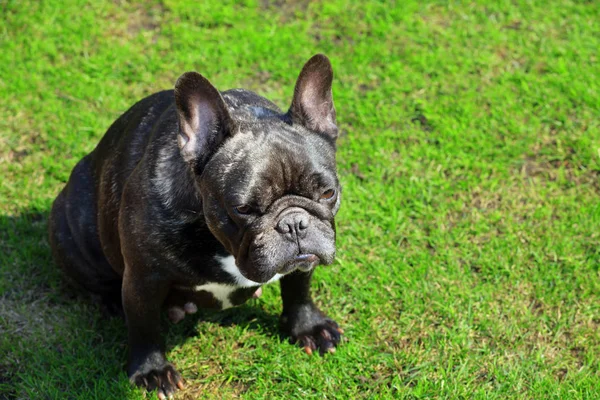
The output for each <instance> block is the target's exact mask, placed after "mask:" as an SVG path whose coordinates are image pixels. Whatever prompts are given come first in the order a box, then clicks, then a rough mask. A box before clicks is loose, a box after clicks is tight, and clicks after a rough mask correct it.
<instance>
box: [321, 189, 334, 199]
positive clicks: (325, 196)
mask: <svg viewBox="0 0 600 400" xmlns="http://www.w3.org/2000/svg"><path fill="white" fill-rule="evenodd" d="M333 196H335V190H333V189H329V190H327V191H325V192H324V193H323V194H322V195H321V200H331V199H333Z"/></svg>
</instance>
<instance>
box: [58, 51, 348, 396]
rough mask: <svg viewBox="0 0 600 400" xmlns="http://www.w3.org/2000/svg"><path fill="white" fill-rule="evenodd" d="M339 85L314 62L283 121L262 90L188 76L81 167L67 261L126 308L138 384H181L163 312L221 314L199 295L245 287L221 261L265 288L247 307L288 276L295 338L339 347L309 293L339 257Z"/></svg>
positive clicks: (66, 215)
mask: <svg viewBox="0 0 600 400" xmlns="http://www.w3.org/2000/svg"><path fill="white" fill-rule="evenodd" d="M331 82H332V71H331V65H330V63H329V61H328V60H327V58H326V57H325V56H322V55H317V56H315V57H313V58H312V59H311V60H310V61H309V62H308V63H307V64H306V65H305V67H304V69H303V71H302V72H301V74H300V76H299V78H298V82H297V83H296V90H295V94H294V99H293V101H292V106H291V107H290V110H289V111H288V112H287V113H283V112H281V110H280V109H279V108H277V106H275V105H274V104H273V103H271V102H269V101H268V100H266V99H264V98H262V97H260V96H258V95H257V94H255V93H252V92H249V91H246V90H242V89H235V90H229V91H226V92H223V93H219V92H218V91H217V90H216V89H215V88H214V87H213V86H212V85H211V84H210V83H209V82H208V80H206V79H205V78H204V77H202V76H201V75H199V74H197V73H186V74H184V75H182V77H181V78H180V79H179V80H178V81H177V84H176V86H175V90H168V91H163V92H159V93H156V94H154V95H151V96H149V97H147V98H145V99H143V100H141V101H140V102H139V103H137V104H135V105H134V106H133V107H132V108H131V109H129V110H128V111H127V112H126V113H125V114H123V115H122V116H121V117H120V118H119V119H118V120H117V121H115V122H114V123H113V125H112V126H111V127H110V128H109V130H108V131H107V133H106V134H105V136H104V137H103V138H102V140H101V141H100V143H99V144H98V146H97V147H96V148H95V149H94V151H92V152H91V153H90V154H89V155H87V156H86V157H84V158H83V159H82V160H81V161H80V162H79V163H78V164H77V165H76V166H75V168H74V169H73V172H72V174H71V177H70V179H69V182H68V183H67V185H66V187H65V188H64V189H63V190H62V192H61V193H60V194H59V195H58V197H57V199H56V200H55V202H54V205H53V208H52V213H51V217H50V226H49V231H50V232H49V233H50V243H51V246H52V250H53V255H54V257H55V259H56V261H57V264H58V265H59V266H60V267H61V268H62V269H63V270H64V272H65V274H66V276H68V277H69V278H70V279H71V280H72V281H74V282H75V283H77V284H79V285H81V286H83V287H84V288H85V289H87V290H88V291H90V292H92V293H94V294H96V295H99V296H100V297H101V298H102V300H103V302H104V303H105V304H107V305H109V306H110V307H112V308H119V307H120V305H121V304H122V306H123V311H124V313H125V316H126V319H127V324H128V331H129V363H128V373H129V376H130V378H131V380H132V381H133V382H135V383H136V384H138V385H141V386H145V387H147V388H148V389H150V390H152V389H158V390H159V392H160V393H162V394H164V395H170V394H171V393H173V392H174V391H175V390H176V388H177V387H180V386H181V384H182V383H181V377H180V376H179V374H178V373H177V371H176V370H175V369H174V368H173V366H172V365H170V364H169V363H168V362H167V360H166V358H165V355H164V342H163V339H162V337H161V334H160V327H159V321H160V319H159V315H160V312H161V309H162V308H163V307H164V306H178V307H181V306H183V304H185V303H188V302H192V303H195V304H197V305H198V306H199V307H219V306H220V303H219V301H216V299H215V298H212V296H211V295H209V294H208V293H206V292H196V293H195V292H194V291H193V290H192V289H193V288H194V287H197V286H201V285H204V284H208V283H220V284H226V285H231V286H236V285H237V283H236V279H235V278H234V277H233V276H232V275H230V274H229V273H228V272H226V271H225V270H224V269H223V264H222V263H221V262H220V261H219V259H220V258H223V257H227V256H229V255H233V256H234V257H235V261H236V265H237V267H238V268H239V271H240V273H241V274H242V275H243V276H244V277H245V278H247V279H249V280H251V281H254V282H256V286H250V287H249V286H248V285H247V286H246V287H240V288H239V289H238V290H236V291H235V292H233V293H232V294H231V296H230V300H231V302H232V303H233V304H235V305H237V304H241V303H243V302H244V301H246V300H247V299H248V298H250V297H252V295H253V293H254V292H255V291H256V289H257V288H258V287H259V286H260V285H261V284H262V283H264V282H267V281H268V280H270V279H271V278H273V276H275V274H277V273H281V274H285V276H284V277H283V278H282V280H281V287H282V298H283V305H284V310H283V314H282V328H283V329H284V330H285V331H286V332H287V333H288V334H290V335H291V337H292V339H293V340H295V341H300V343H301V344H302V345H303V346H305V347H306V348H307V351H311V350H316V349H317V348H318V349H320V350H321V351H328V350H330V349H332V348H333V347H334V346H335V345H336V344H337V343H338V341H339V338H340V335H339V332H338V328H337V325H336V324H335V322H333V321H331V320H329V319H327V318H326V317H325V316H324V314H323V313H321V311H319V310H318V308H317V307H316V306H315V305H314V304H313V302H312V300H311V298H310V294H309V285H310V278H311V276H312V271H313V269H312V268H313V267H314V266H315V265H316V264H330V263H331V262H332V261H333V258H334V256H335V224H334V216H335V214H336V213H337V211H338V209H339V205H340V197H339V196H340V187H339V182H338V178H337V175H336V168H335V139H336V137H337V127H336V125H335V109H334V108H333V100H332V97H331ZM331 191H333V193H334V195H333V196H332V197H331V198H329V197H328V196H329V195H328V194H327V193H329V194H331ZM324 193H325V195H324Z"/></svg>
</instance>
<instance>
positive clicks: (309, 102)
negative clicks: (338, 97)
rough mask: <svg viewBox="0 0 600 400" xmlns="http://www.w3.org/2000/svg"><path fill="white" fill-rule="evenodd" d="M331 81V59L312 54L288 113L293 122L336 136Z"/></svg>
mask: <svg viewBox="0 0 600 400" xmlns="http://www.w3.org/2000/svg"><path fill="white" fill-rule="evenodd" d="M332 82H333V69H332V68H331V62H329V59H328V58H327V57H326V56H324V55H323V54H317V55H315V56H313V57H312V58H311V59H310V60H308V62H307V63H306V64H305V65H304V68H302V72H300V76H298V80H297V81H296V87H295V89H294V98H293V100H292V106H291V107H290V110H289V111H288V115H289V116H290V117H291V119H292V122H296V123H299V124H301V125H303V126H305V127H306V128H308V129H310V130H313V131H315V132H319V133H323V134H325V135H327V136H329V137H331V138H332V139H336V138H337V136H338V127H337V125H336V120H335V108H334V106H333V95H332V93H331V83H332Z"/></svg>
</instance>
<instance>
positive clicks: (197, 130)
mask: <svg viewBox="0 0 600 400" xmlns="http://www.w3.org/2000/svg"><path fill="white" fill-rule="evenodd" d="M175 103H176V104H177V113H178V114H179V136H178V143H179V149H180V151H181V155H182V156H183V158H184V160H185V161H187V162H188V163H191V164H193V165H194V166H195V167H203V166H204V165H205V164H206V162H207V161H208V159H209V158H210V156H211V155H212V154H213V153H214V152H215V151H216V150H217V148H218V147H219V145H220V144H221V143H222V142H223V140H224V139H225V138H226V137H227V136H229V135H231V133H232V132H233V129H234V127H233V122H232V120H231V117H230V116H229V112H228V111H227V106H226V105H225V101H224V100H223V98H222V97H221V94H220V93H219V91H218V90H217V89H216V88H215V87H214V86H213V85H211V83H210V82H209V81H208V79H206V78H205V77H203V76H202V75H200V74H199V73H197V72H186V73H185V74H183V75H181V76H180V77H179V79H177V83H175Z"/></svg>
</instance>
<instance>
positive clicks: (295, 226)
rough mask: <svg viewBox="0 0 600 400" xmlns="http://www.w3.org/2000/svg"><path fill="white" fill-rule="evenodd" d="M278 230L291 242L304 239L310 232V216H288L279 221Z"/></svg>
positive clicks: (298, 214)
mask: <svg viewBox="0 0 600 400" xmlns="http://www.w3.org/2000/svg"><path fill="white" fill-rule="evenodd" d="M276 229H277V231H278V232H279V233H281V234H282V235H284V236H285V237H286V238H288V239H289V240H292V241H296V240H297V239H298V238H299V239H303V238H304V237H305V236H306V232H307V230H308V215H307V214H306V213H301V212H293V213H289V214H286V215H284V216H283V218H281V219H280V220H279V222H278V223H277V227H276Z"/></svg>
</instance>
